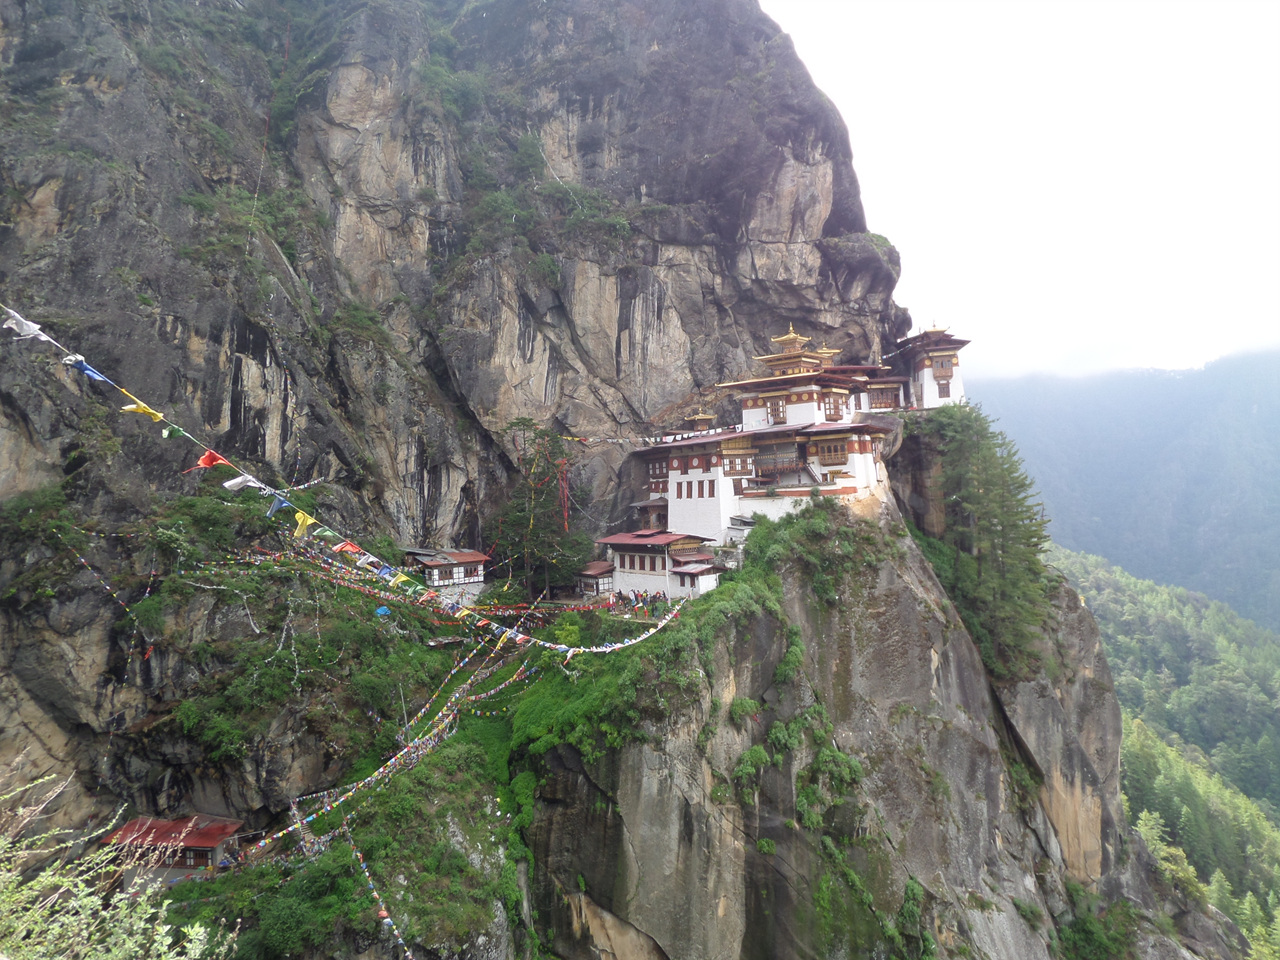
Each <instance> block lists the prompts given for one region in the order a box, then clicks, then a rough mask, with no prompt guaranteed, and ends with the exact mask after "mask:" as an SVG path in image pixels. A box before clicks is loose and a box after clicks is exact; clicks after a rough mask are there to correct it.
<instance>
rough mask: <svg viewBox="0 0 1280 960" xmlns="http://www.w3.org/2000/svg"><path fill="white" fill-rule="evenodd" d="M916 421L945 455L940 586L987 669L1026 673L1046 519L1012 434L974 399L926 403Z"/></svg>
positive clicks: (1039, 617)
mask: <svg viewBox="0 0 1280 960" xmlns="http://www.w3.org/2000/svg"><path fill="white" fill-rule="evenodd" d="M921 429H922V431H923V432H924V433H925V435H927V436H930V437H932V438H933V439H934V441H935V442H936V443H937V446H938V449H939V451H940V453H941V457H942V486H943V495H944V497H945V501H946V509H945V512H946V521H947V532H946V534H945V542H946V543H947V544H948V545H950V546H951V547H952V549H953V550H954V552H955V556H954V562H953V564H952V565H951V569H950V572H949V574H948V579H949V581H950V582H947V583H944V584H943V586H944V587H946V588H947V589H948V591H949V592H950V593H951V595H952V598H953V599H954V600H955V601H956V605H957V606H958V607H959V609H960V611H961V615H962V616H963V617H964V619H965V624H966V626H968V628H969V630H970V632H971V633H973V635H974V639H975V640H976V641H977V643H978V646H979V649H980V650H982V653H983V660H984V662H985V663H986V664H987V667H988V669H990V670H991V672H992V674H993V675H994V676H996V678H997V679H1004V678H1010V677H1018V676H1025V675H1027V674H1029V673H1030V672H1032V671H1033V670H1034V668H1035V667H1036V666H1037V664H1038V654H1037V652H1036V646H1035V641H1036V636H1037V632H1038V630H1039V628H1040V627H1042V626H1043V624H1044V621H1045V617H1046V614H1047V609H1048V604H1047V598H1048V585H1049V578H1048V575H1047V571H1046V569H1045V565H1044V562H1043V559H1042V557H1041V554H1042V552H1043V550H1044V547H1045V544H1046V543H1047V542H1048V533H1047V531H1046V527H1047V523H1048V521H1046V520H1045V519H1044V518H1043V516H1042V515H1041V513H1042V512H1041V506H1040V504H1039V503H1038V502H1036V500H1035V489H1034V485H1033V484H1032V482H1031V478H1030V477H1029V476H1028V475H1027V472H1026V470H1025V469H1024V468H1023V466H1022V461H1021V458H1020V457H1019V456H1018V451H1017V448H1016V447H1015V446H1014V444H1013V442H1012V441H1011V440H1010V439H1009V438H1008V437H1007V436H1005V435H1004V434H1003V433H1001V432H999V431H998V430H995V429H994V428H993V427H992V425H991V421H990V419H988V418H987V417H986V416H985V415H984V414H983V413H982V412H981V411H980V410H978V409H977V408H976V407H969V406H961V405H953V406H948V407H942V408H940V409H937V410H933V411H930V413H929V414H928V416H927V417H925V418H923V420H922V426H921Z"/></svg>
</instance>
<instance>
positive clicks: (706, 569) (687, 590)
mask: <svg viewBox="0 0 1280 960" xmlns="http://www.w3.org/2000/svg"><path fill="white" fill-rule="evenodd" d="M711 539H712V538H711V537H699V536H694V535H690V534H687V533H672V532H669V531H667V530H635V531H633V532H631V533H615V534H613V535H612V536H608V537H602V538H601V539H599V540H597V541H596V543H598V544H600V545H601V546H603V547H604V548H605V549H606V550H608V552H609V556H608V560H609V562H611V563H612V564H613V568H614V569H613V589H614V590H621V591H622V592H623V593H631V592H632V591H633V590H638V591H640V592H641V593H665V594H666V595H667V596H668V597H697V596H700V595H702V594H704V593H706V592H707V591H708V590H714V589H715V588H716V586H717V585H718V584H719V583H720V574H722V573H723V572H724V567H722V566H720V565H719V564H718V563H716V557H715V554H714V553H711V552H710V551H708V550H707V549H706V548H705V546H704V545H705V544H706V543H707V542H708V541H709V540H711Z"/></svg>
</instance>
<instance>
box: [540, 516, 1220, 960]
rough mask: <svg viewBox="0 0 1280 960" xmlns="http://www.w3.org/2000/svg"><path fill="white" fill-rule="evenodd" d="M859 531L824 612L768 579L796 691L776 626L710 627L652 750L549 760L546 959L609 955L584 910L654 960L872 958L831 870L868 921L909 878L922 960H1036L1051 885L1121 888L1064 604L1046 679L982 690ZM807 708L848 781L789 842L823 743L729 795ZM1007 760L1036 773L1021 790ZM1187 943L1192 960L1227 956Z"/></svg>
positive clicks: (906, 551) (898, 897) (1110, 787)
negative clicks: (916, 899) (699, 664)
mask: <svg viewBox="0 0 1280 960" xmlns="http://www.w3.org/2000/svg"><path fill="white" fill-rule="evenodd" d="M867 509H869V510H870V509H875V508H870V507H868V508H867ZM874 519H875V522H876V523H877V524H878V525H879V529H880V531H881V533H882V535H883V537H884V538H885V540H884V543H885V545H886V546H885V547H884V548H883V553H884V554H885V555H886V556H887V557H888V559H886V561H885V562H882V563H877V564H873V565H872V566H871V567H870V568H864V570H863V571H862V572H861V573H854V574H852V575H850V576H849V577H848V578H846V579H845V580H844V581H843V582H842V584H841V585H840V587H839V588H838V589H839V592H840V599H839V601H838V603H837V605H835V606H827V605H826V604H824V603H822V602H821V601H818V600H816V599H815V598H814V596H813V594H812V593H811V592H810V591H809V589H808V587H807V585H806V584H805V582H804V581H803V580H802V579H799V578H797V577H796V576H795V572H794V570H792V571H787V570H784V571H783V578H784V584H785V586H786V603H785V615H786V618H787V620H789V621H790V622H791V623H792V624H795V625H799V627H800V632H801V635H802V636H803V638H804V645H805V668H804V671H803V675H802V676H801V677H799V678H797V679H796V680H794V681H791V682H789V683H780V682H778V681H777V680H776V678H775V668H776V667H777V665H778V663H779V662H780V659H781V657H782V655H783V653H784V652H785V650H786V645H787V641H786V638H785V636H784V634H785V631H784V630H783V629H782V627H781V625H780V624H779V623H778V622H776V621H773V620H771V619H769V618H763V619H757V620H755V621H753V622H752V623H750V624H747V625H744V626H739V627H738V628H737V629H734V628H732V627H731V626H730V625H729V624H726V627H725V631H724V633H723V638H722V642H720V643H719V644H718V645H717V646H716V652H715V657H714V664H713V665H712V667H711V669H710V670H709V675H710V676H709V678H708V679H707V680H706V682H704V683H703V684H701V685H700V687H699V689H698V691H697V693H696V694H695V695H694V697H693V701H692V703H691V704H690V705H689V707H688V708H687V709H685V710H676V711H675V713H674V715H673V716H672V717H671V719H670V720H668V721H664V722H660V723H653V724H652V725H650V726H648V727H647V728H646V733H647V734H648V737H647V742H645V743H640V744H635V745H632V746H628V747H624V748H623V749H621V750H620V751H618V752H617V754H616V755H615V754H610V755H608V756H607V757H605V758H604V759H602V760H599V761H597V762H594V763H592V762H586V761H584V759H583V758H582V757H581V756H580V755H579V754H578V753H577V752H576V751H574V750H572V748H568V747H561V748H559V749H558V750H557V751H555V752H552V753H550V754H548V755H547V756H546V758H545V759H544V762H543V767H542V775H543V780H542V786H541V787H540V794H539V799H540V804H539V812H538V816H537V818H536V819H535V823H534V826H533V828H532V829H531V831H530V835H531V845H532V846H533V849H534V863H535V866H536V869H537V871H538V883H537V884H535V889H536V891H537V892H536V894H535V897H536V907H537V909H538V910H540V911H542V914H543V915H544V916H547V917H549V920H548V925H549V927H550V928H551V929H552V930H553V931H554V933H555V941H554V943H555V948H556V951H557V953H558V954H560V955H562V956H566V957H573V958H577V957H582V958H586V957H593V956H596V955H598V953H597V951H601V950H603V949H612V948H611V947H608V946H607V945H608V943H610V942H612V941H611V940H610V939H608V938H609V937H612V936H614V934H611V933H604V932H602V931H603V930H604V927H603V925H602V924H595V925H592V924H585V923H583V922H582V920H581V915H582V913H583V910H584V903H589V904H590V905H591V906H592V907H593V908H594V909H596V910H601V911H605V912H607V915H608V916H609V917H610V918H613V919H612V920H611V923H612V924H613V926H612V927H611V928H610V929H617V928H618V927H621V928H623V929H625V930H627V931H628V934H629V935H631V936H633V937H634V936H642V938H645V937H647V938H651V939H652V941H653V942H654V943H655V944H656V946H657V948H658V949H660V950H661V951H662V952H661V953H659V954H652V953H651V952H644V950H637V952H636V953H635V954H627V953H618V954H617V955H618V956H629V955H634V956H641V957H647V956H650V955H657V956H664V957H670V958H672V960H675V958H680V957H703V956H706V957H721V958H730V957H733V958H738V957H812V956H852V957H877V956H882V955H883V954H882V953H880V952H878V951H879V950H880V949H881V948H880V947H879V946H877V944H878V943H880V942H881V939H882V937H883V933H882V931H881V928H880V927H879V925H878V924H877V923H876V922H875V920H874V917H873V916H872V915H871V914H870V913H869V912H868V910H867V909H866V907H865V906H863V905H861V904H859V903H857V902H848V901H847V897H848V895H847V893H846V895H845V896H846V901H845V902H842V901H841V894H840V891H841V890H842V889H845V888H844V887H843V886H842V881H841V879H840V878H841V876H842V875H843V874H842V871H843V870H844V865H846V864H847V865H851V866H852V867H853V869H854V870H855V871H856V873H857V874H858V876H859V877H860V878H861V883H862V884H863V885H864V886H865V889H866V890H867V892H868V893H869V894H870V898H871V901H872V902H873V903H874V906H875V908H876V909H877V910H880V911H883V912H884V914H885V915H892V914H894V913H895V912H896V911H897V910H898V909H899V907H900V906H901V904H902V903H903V897H904V894H903V890H904V887H905V885H906V884H907V882H908V880H909V879H910V878H915V879H916V880H917V881H918V882H919V883H920V884H921V885H922V887H923V890H924V894H925V896H924V899H925V904H926V907H925V915H926V924H925V926H926V929H927V930H928V932H929V933H930V934H931V935H932V936H933V937H934V939H935V940H936V942H937V943H938V944H940V945H941V946H942V948H943V950H944V951H946V952H945V953H941V954H940V955H948V956H949V955H955V954H953V953H952V952H951V950H953V949H958V946H957V945H958V944H961V943H963V944H966V945H967V947H968V949H969V950H970V951H971V953H970V954H969V955H974V956H983V957H989V958H992V960H996V958H1002V960H1029V958H1042V960H1049V958H1050V957H1051V956H1052V955H1053V954H1052V953H1051V947H1050V943H1049V939H1048V930H1049V928H1048V926H1044V925H1041V926H1037V925H1036V924H1035V923H1033V922H1031V921H1029V920H1028V919H1024V917H1030V916H1032V914H1033V913H1034V912H1036V911H1038V912H1039V914H1040V915H1041V916H1042V917H1044V918H1054V917H1056V918H1058V919H1059V920H1061V921H1063V922H1065V921H1067V920H1069V919H1070V916H1071V913H1070V906H1069V902H1068V898H1067V895H1066V892H1065V888H1064V881H1065V880H1069V879H1075V880H1076V881H1078V882H1081V883H1084V884H1086V885H1090V886H1093V887H1095V888H1097V887H1099V886H1101V885H1105V884H1108V883H1110V884H1112V885H1123V884H1124V883H1128V882H1129V881H1131V880H1132V879H1133V878H1134V877H1136V876H1137V873H1135V872H1134V867H1133V866H1132V864H1130V863H1128V862H1126V863H1122V862H1121V861H1122V860H1123V859H1125V858H1122V857H1121V856H1119V855H1118V852H1117V851H1118V846H1119V845H1120V844H1121V843H1122V840H1121V834H1122V833H1123V832H1125V828H1124V827H1123V826H1122V824H1123V821H1122V819H1121V815H1120V801H1119V789H1118V779H1117V778H1118V760H1119V743H1120V726H1119V711H1118V707H1117V705H1116V701H1115V699H1114V697H1113V696H1112V695H1111V693H1110V687H1109V675H1108V673H1107V670H1106V664H1105V660H1104V659H1103V658H1102V657H1101V654H1100V651H1099V648H1098V641H1097V631H1096V628H1094V626H1093V624H1092V620H1091V618H1090V617H1089V615H1088V614H1087V612H1084V611H1083V610H1082V608H1081V607H1080V603H1079V600H1078V598H1077V597H1076V596H1075V594H1074V593H1073V592H1071V591H1070V590H1069V589H1067V588H1065V587H1063V588H1062V589H1061V590H1060V592H1059V594H1058V598H1057V602H1056V610H1057V613H1058V616H1057V618H1056V623H1055V624H1054V625H1053V627H1052V628H1051V629H1050V630H1049V631H1048V632H1047V634H1046V638H1045V642H1046V644H1047V645H1048V646H1049V647H1050V648H1051V649H1053V650H1055V651H1056V653H1057V655H1058V656H1059V657H1060V658H1061V660H1060V663H1061V664H1062V666H1063V669H1062V671H1061V672H1060V673H1059V674H1058V675H1057V677H1056V679H1053V680H1050V679H1048V678H1047V677H1043V678H1041V679H1040V680H1037V681H1035V682H1027V683H1023V684H1017V685H1014V686H1011V687H1007V688H1001V689H999V690H996V689H993V688H992V687H991V686H990V685H989V683H988V680H987V677H986V673H985V671H984V669H983V666H982V663H981V659H980V657H979V655H978V651H977V649H976V648H975V646H974V644H973V642H972V641H971V640H970V639H969V636H968V634H967V633H966V632H965V631H964V628H963V627H962V626H961V624H960V623H959V621H958V620H957V619H956V617H955V615H954V613H953V612H952V609H951V606H950V603H949V602H948V600H947V598H946V597H945V595H944V594H943V592H942V591H941V589H940V587H939V585H938V583H937V581H936V580H935V579H934V577H933V574H932V571H931V570H930V569H929V568H928V566H927V564H926V563H925V562H924V561H923V559H922V558H921V557H920V555H919V553H918V552H917V551H916V550H915V549H914V546H913V545H912V544H911V541H910V539H909V538H907V537H905V535H904V532H903V531H902V528H901V525H900V521H899V520H898V519H897V514H896V511H895V510H893V508H892V507H886V508H884V512H883V513H882V514H880V515H879V516H876V517H875V518H874ZM742 697H747V698H751V699H754V700H756V701H758V702H759V703H760V704H761V705H762V706H761V709H760V712H759V713H758V714H757V715H755V716H751V717H749V718H747V720H746V721H745V723H744V724H743V727H742V729H738V728H737V727H735V726H733V725H732V724H731V723H730V722H729V720H728V718H727V717H726V716H725V715H724V711H725V710H726V707H727V705H728V704H729V703H731V702H732V701H733V700H734V699H735V698H742ZM815 703H816V704H821V705H822V706H823V707H824V708H825V710H826V711H827V714H828V716H829V717H830V720H831V723H832V728H831V731H830V741H831V745H832V746H833V747H834V748H835V749H836V750H838V751H839V752H840V753H841V754H844V755H848V756H854V757H857V758H860V759H861V760H862V763H863V765H864V767H865V772H866V776H865V779H864V780H863V781H862V782H861V784H860V785H859V786H858V787H857V789H856V790H854V791H852V792H851V793H850V794H849V796H848V797H847V799H846V800H844V801H843V802H842V803H840V804H837V805H833V806H832V807H830V808H828V809H827V811H826V813H825V814H824V816H823V818H822V822H821V824H820V825H818V824H815V823H811V824H810V826H809V827H808V828H806V827H805V826H804V824H803V823H802V812H801V811H802V809H803V804H804V803H805V801H804V800H803V799H802V796H801V792H800V791H801V789H802V787H803V786H804V784H806V783H809V782H811V781H810V780H809V779H808V778H809V777H810V776H811V770H812V768H811V764H812V763H813V762H814V759H815V754H816V752H817V751H818V750H819V749H820V748H821V747H822V746H823V744H821V743H814V744H810V745H809V746H808V747H806V748H801V749H793V750H790V751H782V750H780V751H778V761H779V766H777V767H774V766H771V765H766V769H765V770H764V772H763V773H762V775H761V777H760V780H759V785H758V792H756V793H755V795H754V796H753V797H748V798H747V800H746V801H745V802H744V801H743V798H742V797H741V795H740V794H739V792H738V790H737V787H739V786H740V784H736V783H735V781H734V780H733V776H732V775H733V772H734V770H735V766H736V765H737V764H738V763H739V761H740V758H741V757H743V756H744V754H745V753H746V751H747V750H748V749H749V748H751V747H752V746H753V745H755V744H764V743H766V742H768V743H770V744H775V741H773V740H772V738H769V737H767V736H766V734H767V733H768V732H769V731H770V730H772V729H773V724H774V723H775V722H777V721H783V722H786V721H791V720H794V718H795V717H796V716H798V715H801V714H802V713H803V712H804V711H805V710H806V709H807V708H811V707H812V706H813V705H814V704H815ZM775 745H776V744H775ZM770 752H773V748H772V746H771V747H770ZM1013 763H1017V764H1021V765H1024V766H1025V767H1029V768H1032V769H1034V770H1036V771H1038V772H1039V774H1040V775H1041V777H1042V780H1043V786H1042V787H1041V788H1040V789H1039V791H1038V793H1035V792H1034V791H1030V792H1029V791H1028V789H1027V783H1028V781H1026V780H1021V779H1019V778H1017V777H1015V776H1014V775H1013V771H1012V767H1011V764H1013ZM824 838H825V839H824ZM1123 842H1125V843H1129V844H1139V845H1140V840H1137V838H1136V837H1133V836H1130V837H1127V838H1125V839H1124V841H1123ZM1138 873H1141V871H1140V870H1139V871H1138ZM1126 878H1127V879H1126ZM1144 884H1145V881H1143V882H1141V883H1139V886H1141V887H1143V888H1144V889H1145V890H1146V891H1147V892H1146V894H1145V897H1146V902H1145V904H1144V905H1145V906H1146V907H1147V908H1148V909H1152V910H1153V912H1154V911H1155V910H1156V906H1155V902H1154V901H1153V900H1151V899H1150V892H1149V890H1150V888H1149V887H1145V886H1144ZM1135 899H1136V900H1138V901H1139V902H1140V903H1141V902H1143V900H1142V897H1135ZM833 917H835V918H838V920H833ZM1209 929H1212V927H1210V928H1209ZM631 931H636V933H631ZM1205 939H1206V940H1207V941H1209V942H1210V945H1208V946H1206V945H1205V944H1204V943H1201V946H1202V947H1203V948H1204V953H1203V955H1204V956H1218V957H1223V958H1225V957H1228V956H1231V955H1232V952H1231V951H1230V950H1228V949H1226V947H1225V944H1224V943H1223V941H1222V940H1221V939H1220V938H1215V937H1213V936H1209V937H1206V938H1205ZM645 942H646V943H647V942H648V941H647V940H646V941H645ZM1142 942H1143V946H1142V948H1141V951H1140V953H1139V955H1140V956H1144V957H1149V958H1156V957H1174V956H1177V957H1186V956H1188V954H1186V953H1185V951H1184V950H1183V948H1181V947H1180V946H1179V945H1178V944H1177V943H1175V942H1174V941H1171V940H1168V939H1167V938H1164V937H1162V936H1160V935H1158V934H1155V933H1148V934H1144V937H1143V941H1142ZM650 949H651V948H649V947H647V946H646V947H645V950H650Z"/></svg>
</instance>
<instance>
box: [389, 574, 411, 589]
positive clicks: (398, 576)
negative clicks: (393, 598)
mask: <svg viewBox="0 0 1280 960" xmlns="http://www.w3.org/2000/svg"><path fill="white" fill-rule="evenodd" d="M408 579H409V578H408V577H406V576H405V575H404V574H403V573H397V574H396V575H395V576H394V577H392V578H391V586H393V587H394V586H396V585H397V584H401V583H404V582H405V581H406V580H408Z"/></svg>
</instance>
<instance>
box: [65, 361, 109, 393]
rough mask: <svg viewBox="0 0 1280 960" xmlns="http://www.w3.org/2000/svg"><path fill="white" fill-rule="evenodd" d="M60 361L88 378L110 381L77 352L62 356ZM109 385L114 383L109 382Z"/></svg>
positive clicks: (104, 381)
mask: <svg viewBox="0 0 1280 960" xmlns="http://www.w3.org/2000/svg"><path fill="white" fill-rule="evenodd" d="M62 362H63V363H65V364H66V365H67V366H69V367H70V368H71V369H72V370H79V371H80V372H81V373H83V374H84V375H85V376H86V377H88V378H89V379H90V380H100V381H102V382H103V383H111V381H110V380H108V379H107V378H106V377H104V376H103V375H102V374H100V373H99V372H98V371H97V370H95V369H93V367H91V366H89V365H88V364H87V363H85V362H84V357H82V356H80V354H78V353H73V354H72V355H71V356H69V357H63V358H62ZM111 385H112V386H113V387H114V386H115V384H114V383H111Z"/></svg>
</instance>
